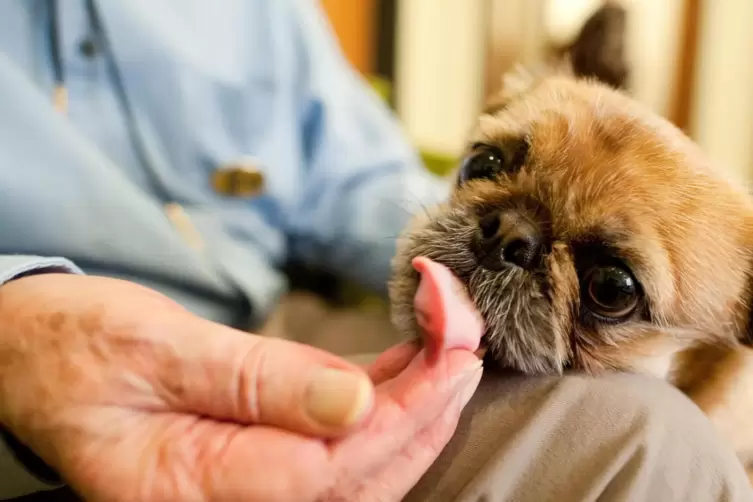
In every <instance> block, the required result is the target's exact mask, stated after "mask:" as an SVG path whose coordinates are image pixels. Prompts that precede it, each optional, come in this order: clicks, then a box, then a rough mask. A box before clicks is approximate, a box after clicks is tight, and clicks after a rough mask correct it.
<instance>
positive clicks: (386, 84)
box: [366, 75, 392, 104]
mask: <svg viewBox="0 0 753 502" xmlns="http://www.w3.org/2000/svg"><path fill="white" fill-rule="evenodd" d="M366 79H367V80H368V82H369V83H370V84H371V87H372V88H373V89H374V90H375V91H376V93H377V94H378V95H379V96H380V97H381V98H382V99H383V100H385V101H386V102H387V103H389V104H391V103H392V82H390V81H389V80H387V79H386V78H384V77H381V76H379V75H370V76H368V77H366Z"/></svg>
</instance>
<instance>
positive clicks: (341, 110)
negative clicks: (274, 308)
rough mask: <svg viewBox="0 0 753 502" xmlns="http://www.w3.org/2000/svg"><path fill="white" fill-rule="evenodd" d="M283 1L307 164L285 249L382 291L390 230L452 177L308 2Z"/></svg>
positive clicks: (445, 188)
mask: <svg viewBox="0 0 753 502" xmlns="http://www.w3.org/2000/svg"><path fill="white" fill-rule="evenodd" d="M291 2H292V5H294V7H295V8H294V9H293V16H292V22H294V23H295V25H294V27H293V31H294V33H295V34H296V35H297V40H296V43H297V52H296V57H297V62H298V65H297V70H298V80H299V82H300V84H299V85H300V89H301V91H300V92H301V96H300V99H299V102H300V106H302V107H303V108H302V112H301V116H302V117H303V122H302V125H301V134H302V143H303V144H304V145H306V148H305V161H306V163H307V165H306V168H305V170H306V176H307V179H306V183H305V189H304V193H303V197H302V199H301V201H300V204H299V205H298V207H297V210H296V211H295V213H294V214H293V215H292V217H291V228H292V234H293V242H294V246H293V247H292V249H293V251H294V253H296V254H297V257H298V258H302V259H303V260H304V261H307V262H309V263H312V262H313V263H314V264H316V265H318V266H322V267H324V268H326V269H330V270H332V271H333V272H336V273H339V274H340V275H343V274H344V275H349V276H350V278H351V279H356V280H358V281H359V282H361V283H362V284H364V285H366V286H369V287H371V288H374V289H376V290H378V291H381V292H384V291H385V285H386V280H387V279H388V277H389V273H390V261H391V258H392V256H393V255H394V252H395V243H396V237H397V236H398V234H399V233H400V232H401V231H402V229H403V228H404V227H405V225H406V224H407V223H408V221H409V219H410V218H411V216H413V215H415V214H416V212H417V211H423V210H425V208H426V207H427V206H430V205H432V204H435V203H437V202H438V201H441V200H443V199H445V198H446V197H447V196H448V194H449V190H450V185H451V184H450V182H449V181H448V180H446V179H442V178H439V177H438V176H435V175H433V174H432V173H430V172H429V171H428V170H427V169H426V168H425V167H424V166H423V164H422V163H421V161H420V159H419V157H418V155H417V153H416V152H415V150H414V149H413V148H412V147H411V145H410V144H409V142H408V141H407V139H406V135H405V133H404V132H403V130H402V129H401V126H400V124H399V123H398V121H397V119H396V117H395V116H394V115H393V114H392V112H391V110H390V109H389V108H388V106H387V105H386V104H385V103H384V102H383V101H382V100H381V99H380V98H379V97H378V96H377V95H376V93H374V92H372V91H371V89H370V88H369V86H368V85H367V84H366V82H365V81H364V80H363V79H362V78H361V76H360V75H359V74H357V73H356V72H355V70H354V69H352V68H351V67H350V66H349V64H348V63H347V61H346V60H345V58H344V57H343V55H342V53H341V52H340V49H339V47H338V44H337V41H336V40H335V39H334V37H333V36H332V32H331V30H330V27H329V25H328V23H327V21H326V19H325V16H324V14H323V12H321V11H320V10H319V8H318V5H317V4H316V2H314V1H312V0H291Z"/></svg>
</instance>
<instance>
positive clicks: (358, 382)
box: [306, 368, 374, 427]
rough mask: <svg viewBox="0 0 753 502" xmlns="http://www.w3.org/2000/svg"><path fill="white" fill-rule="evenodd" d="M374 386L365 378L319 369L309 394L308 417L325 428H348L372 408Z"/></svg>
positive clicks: (363, 376)
mask: <svg viewBox="0 0 753 502" xmlns="http://www.w3.org/2000/svg"><path fill="white" fill-rule="evenodd" d="M373 394H374V387H373V385H372V384H371V381H370V380H369V379H368V378H367V377H366V376H365V375H360V374H358V373H354V372H352V371H342V370H336V369H332V368H326V369H322V370H319V372H318V373H317V374H316V375H315V377H314V380H313V381H312V382H311V384H310V385H309V388H308V392H307V394H306V410H307V411H308V414H309V416H310V417H311V418H312V419H313V420H314V421H316V422H318V423H319V424H321V425H323V426H325V427H348V426H350V425H353V424H355V423H356V422H358V421H359V420H360V419H361V418H363V416H364V415H365V414H366V412H367V411H368V410H369V409H370V408H371V403H372V401H373Z"/></svg>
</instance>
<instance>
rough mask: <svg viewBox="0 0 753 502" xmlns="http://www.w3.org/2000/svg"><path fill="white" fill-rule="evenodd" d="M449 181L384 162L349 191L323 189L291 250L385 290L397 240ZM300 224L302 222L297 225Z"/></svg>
mask: <svg viewBox="0 0 753 502" xmlns="http://www.w3.org/2000/svg"><path fill="white" fill-rule="evenodd" d="M449 183H450V182H449V180H446V179H441V178H439V177H437V176H434V175H433V174H431V173H429V172H428V171H426V170H424V169H422V168H419V167H414V166H413V165H394V166H389V165H385V166H384V167H383V168H382V169H375V171H374V173H373V175H372V176H364V177H362V178H361V179H360V180H359V181H358V182H357V183H352V184H351V185H350V186H349V187H348V189H347V190H333V191H332V193H328V192H326V191H325V190H323V191H322V192H321V194H320V195H319V196H318V199H319V200H318V201H317V203H316V204H313V207H315V209H313V210H312V211H310V212H309V214H308V215H307V216H306V217H307V218H310V220H309V226H310V228H317V229H319V230H318V232H317V234H316V235H315V236H308V235H306V234H305V230H303V233H302V234H301V235H303V237H304V238H303V239H300V240H299V241H297V246H296V247H295V253H296V254H297V255H298V256H300V257H302V259H304V260H305V261H307V262H310V263H315V264H316V265H319V266H322V267H324V268H326V269H328V270H330V271H332V272H334V273H336V274H338V275H341V276H346V277H347V278H349V279H352V280H355V281H357V282H359V283H361V284H363V285H365V286H367V287H369V288H371V289H373V290H376V291H380V292H385V291H386V289H385V286H386V281H387V280H388V279H389V276H390V270H391V266H390V262H391V260H392V257H393V256H394V255H395V246H396V239H397V237H398V236H399V234H400V233H401V232H402V231H403V230H404V228H405V226H406V225H407V224H408V223H409V221H410V220H411V218H413V217H414V216H416V215H418V214H420V213H424V212H426V211H428V210H429V209H430V208H431V207H432V206H433V205H435V204H437V203H439V202H441V201H443V200H445V199H446V197H447V195H448V193H449ZM301 228H304V225H301Z"/></svg>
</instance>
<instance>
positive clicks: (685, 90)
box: [322, 0, 753, 182]
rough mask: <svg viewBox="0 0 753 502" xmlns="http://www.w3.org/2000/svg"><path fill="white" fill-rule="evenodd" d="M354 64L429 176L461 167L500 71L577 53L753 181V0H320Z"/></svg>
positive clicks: (583, 64) (589, 68)
mask: <svg viewBox="0 0 753 502" xmlns="http://www.w3.org/2000/svg"><path fill="white" fill-rule="evenodd" d="M322 4H323V7H324V9H325V10H326V12H327V14H328V16H329V18H330V21H331V23H332V25H333V27H334V29H335V32H336V33H337V36H338V38H339V41H340V43H341V45H342V47H343V50H344V52H345V54H346V55H347V57H348V58H349V60H350V61H351V63H352V64H353V65H354V66H355V67H356V68H357V69H358V70H359V71H360V72H361V73H362V74H363V75H364V76H365V77H366V78H367V79H369V80H370V82H371V83H372V84H373V85H374V87H375V88H376V89H377V90H378V91H379V92H380V93H381V94H382V95H383V96H384V97H385V99H387V100H388V102H389V103H390V104H391V105H392V106H393V107H394V109H395V110H396V112H397V113H398V116H399V117H400V119H401V120H402V122H403V123H404V126H405V128H406V131H407V133H408V134H409V136H410V137H411V138H412V139H413V141H414V142H415V144H416V145H417V146H418V148H419V149H420V150H421V152H422V153H423V155H424V158H425V160H426V162H427V164H428V165H429V167H431V168H432V169H433V170H436V171H445V170H447V169H449V168H451V167H452V166H453V165H454V162H455V160H456V157H457V155H458V152H459V151H460V149H461V148H462V144H463V140H464V137H465V134H466V133H467V131H468V129H469V127H470V126H471V124H472V122H473V120H474V118H475V116H476V114H477V113H478V111H479V110H480V107H481V106H482V104H483V102H484V100H485V99H486V97H487V96H488V95H489V93H491V92H493V91H494V90H495V87H496V86H497V84H498V82H499V80H500V76H501V74H502V73H503V72H504V71H506V70H508V69H510V68H511V67H512V65H514V64H515V63H516V62H520V63H524V64H537V63H542V62H545V61H546V60H547V59H548V58H551V57H555V56H556V55H558V54H562V53H563V52H569V53H570V54H571V56H572V58H573V60H574V61H576V63H578V64H579V65H580V68H579V70H581V72H582V73H588V74H593V75H596V76H597V77H599V78H602V80H605V81H608V82H609V83H611V84H613V85H620V86H623V87H624V88H625V89H626V91H627V92H629V93H630V94H632V95H633V96H634V97H635V98H637V99H638V100H640V101H642V102H644V103H645V104H646V105H648V106H650V107H651V108H652V109H654V110H655V111H656V112H658V113H660V114H662V115H663V116H665V117H667V118H668V119H669V120H671V121H673V122H674V123H675V124H677V125H678V126H679V127H680V128H682V129H683V130H685V131H686V132H687V133H688V134H689V135H690V136H691V137H693V138H694V139H695V140H696V141H698V142H699V143H700V145H701V146H702V147H703V149H704V150H705V151H706V152H707V153H708V154H709V155H710V156H711V157H712V158H713V159H714V160H716V161H717V162H718V163H719V164H720V165H721V166H722V167H723V168H725V169H727V170H729V172H730V173H731V174H732V175H733V176H735V177H737V178H739V179H740V180H742V181H744V182H750V181H751V179H752V178H753V149H752V146H751V145H752V144H753V141H751V139H753V58H751V57H750V54H751V52H753V51H752V49H753V1H751V0H621V1H617V0H607V1H603V0H322Z"/></svg>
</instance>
